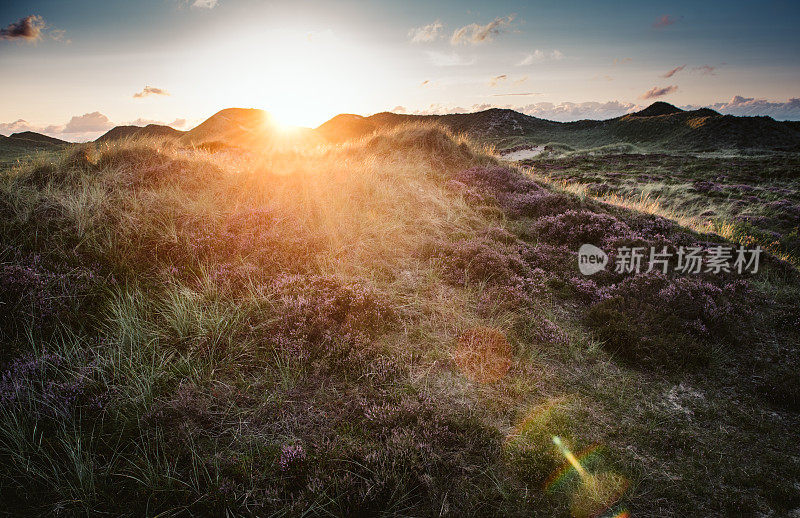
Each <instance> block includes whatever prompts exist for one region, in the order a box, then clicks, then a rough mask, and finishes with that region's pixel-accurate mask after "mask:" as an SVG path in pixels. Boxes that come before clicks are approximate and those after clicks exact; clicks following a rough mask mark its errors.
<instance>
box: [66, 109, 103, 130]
mask: <svg viewBox="0 0 800 518" xmlns="http://www.w3.org/2000/svg"><path fill="white" fill-rule="evenodd" d="M112 127H114V125H113V124H112V123H111V121H110V120H108V117H106V116H105V115H103V114H102V113H100V112H92V113H85V114H83V115H80V116H79V115H76V116H74V117H72V118H71V119H70V121H69V122H68V123H67V124H66V126H64V129H63V133H86V132H90V131H105V130H109V129H111V128H112Z"/></svg>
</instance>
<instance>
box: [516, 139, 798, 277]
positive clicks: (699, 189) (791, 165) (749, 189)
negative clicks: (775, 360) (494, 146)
mask: <svg viewBox="0 0 800 518" xmlns="http://www.w3.org/2000/svg"><path fill="white" fill-rule="evenodd" d="M525 163H526V165H527V166H530V167H532V169H533V170H534V171H535V173H536V176H537V177H539V178H541V179H542V180H544V179H545V178H546V179H547V181H550V182H553V183H561V182H565V184H566V185H568V186H569V187H568V188H569V190H571V191H572V192H580V193H582V194H585V195H589V196H592V197H596V198H598V199H600V200H603V201H606V202H610V203H613V204H617V205H622V206H627V207H632V208H636V209H638V210H643V211H647V212H654V213H656V214H660V215H663V216H666V217H668V218H672V219H677V220H679V221H680V222H681V224H682V225H684V226H688V227H690V228H693V229H695V230H697V231H700V232H714V233H717V234H720V235H722V236H724V237H725V238H727V239H730V240H732V241H735V242H738V243H742V244H745V245H748V246H750V245H753V246H755V245H759V246H761V247H762V248H764V249H766V250H769V251H770V252H771V253H772V254H773V255H775V256H777V257H779V258H781V259H784V260H786V261H788V262H790V263H792V264H794V265H795V266H797V265H798V261H800V259H798V258H799V257H800V248H799V247H798V233H799V232H800V231H798V227H799V226H800V220H799V219H798V217H800V197H798V185H797V170H798V166H800V163H799V162H798V158H797V154H796V153H781V152H776V153H762V154H749V155H748V154H738V155H729V154H727V155H726V154H723V153H707V154H700V155H679V154H663V153H650V154H636V153H629V154H619V153H612V154H602V155H593V154H589V153H586V152H580V153H575V154H573V155H569V156H557V155H550V156H543V157H541V158H538V157H537V158H535V159H532V160H529V161H527V162H525Z"/></svg>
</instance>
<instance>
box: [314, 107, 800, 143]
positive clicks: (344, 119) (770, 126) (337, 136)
mask: <svg viewBox="0 0 800 518" xmlns="http://www.w3.org/2000/svg"><path fill="white" fill-rule="evenodd" d="M418 121H433V122H438V123H440V124H443V125H445V126H447V127H448V128H449V129H451V130H452V131H455V132H457V133H461V132H463V133H467V134H469V135H470V136H472V137H475V138H478V139H480V140H484V141H488V142H491V143H494V144H497V145H499V146H500V147H509V146H513V145H519V144H547V143H552V142H559V143H563V144H567V145H569V146H572V147H575V148H582V149H585V148H593V147H601V146H608V145H613V144H620V143H631V144H636V145H639V146H642V147H644V148H653V149H666V150H681V151H711V150H719V149H738V150H745V149H758V150H793V149H797V148H798V146H800V131H798V127H799V126H798V124H797V123H793V122H779V121H776V120H774V119H772V118H771V117H737V116H733V115H722V114H720V113H718V112H716V111H714V110H711V109H709V108H701V109H698V110H681V109H680V108H678V107H676V106H673V105H671V104H669V103H665V102H660V101H659V102H656V103H653V104H652V105H650V106H648V107H647V108H645V109H644V110H641V111H639V112H635V113H630V114H627V115H623V116H621V117H616V118H613V119H607V120H580V121H575V122H555V121H549V120H544V119H540V118H537V117H532V116H530V115H525V114H523V113H519V112H517V111H514V110H508V109H498V108H493V109H489V110H484V111H480V112H475V113H458V114H447V115H406V114H397V113H388V112H383V113H377V114H375V115H372V116H369V117H360V116H358V115H339V116H337V117H334V118H333V119H331V120H329V121H328V122H326V123H324V124H323V125H321V126H320V127H319V128H317V130H316V131H317V133H318V134H319V135H320V136H322V137H323V138H325V139H326V140H328V141H332V142H338V141H342V140H348V139H352V138H357V137H360V136H364V135H368V134H370V133H372V132H373V131H375V130H376V129H379V128H385V127H390V126H393V125H397V124H402V123H407V122H418Z"/></svg>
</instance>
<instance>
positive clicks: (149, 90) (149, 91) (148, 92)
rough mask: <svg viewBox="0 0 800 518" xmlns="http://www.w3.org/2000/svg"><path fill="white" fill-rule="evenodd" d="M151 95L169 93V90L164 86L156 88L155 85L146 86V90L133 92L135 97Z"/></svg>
mask: <svg viewBox="0 0 800 518" xmlns="http://www.w3.org/2000/svg"><path fill="white" fill-rule="evenodd" d="M149 95H169V92H167V91H166V90H164V89H163V88H156V87H155V86H145V87H144V90H142V91H141V92H136V93H135V94H133V97H134V99H141V98H142V97H147V96H149Z"/></svg>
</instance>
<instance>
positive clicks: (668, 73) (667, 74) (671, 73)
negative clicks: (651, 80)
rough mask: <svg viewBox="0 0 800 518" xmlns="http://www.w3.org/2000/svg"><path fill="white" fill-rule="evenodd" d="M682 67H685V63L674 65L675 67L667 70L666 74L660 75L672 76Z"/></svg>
mask: <svg viewBox="0 0 800 518" xmlns="http://www.w3.org/2000/svg"><path fill="white" fill-rule="evenodd" d="M684 68H686V65H681V66H679V67H675V68H673V69H672V70H670V71H669V72H667V73H666V74H664V75H663V76H661V77H672V76H674V75H675V74H677V73H678V72H680V71H681V70H683V69H684Z"/></svg>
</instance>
